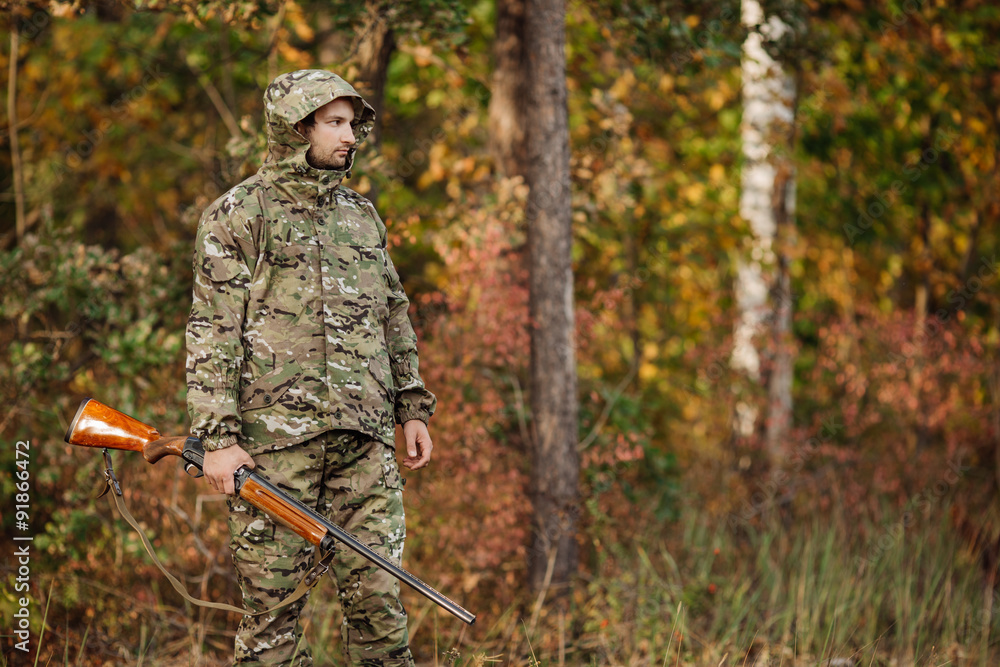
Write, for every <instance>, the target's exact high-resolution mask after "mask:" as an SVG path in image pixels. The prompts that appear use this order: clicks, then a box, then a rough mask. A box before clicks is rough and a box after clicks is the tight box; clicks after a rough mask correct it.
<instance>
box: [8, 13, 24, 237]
mask: <svg viewBox="0 0 1000 667" xmlns="http://www.w3.org/2000/svg"><path fill="white" fill-rule="evenodd" d="M19 48H20V33H19V32H18V28H17V21H16V20H15V19H14V18H13V17H11V22H10V61H9V67H8V71H7V127H8V139H9V140H10V166H11V170H12V171H13V180H14V229H15V233H16V234H17V243H18V245H20V244H21V242H22V241H23V240H24V232H25V229H26V225H25V222H24V168H23V167H22V165H21V144H20V142H19V140H18V137H17V126H18V124H19V122H20V121H19V119H18V116H17V57H18V53H17V52H18V49H19Z"/></svg>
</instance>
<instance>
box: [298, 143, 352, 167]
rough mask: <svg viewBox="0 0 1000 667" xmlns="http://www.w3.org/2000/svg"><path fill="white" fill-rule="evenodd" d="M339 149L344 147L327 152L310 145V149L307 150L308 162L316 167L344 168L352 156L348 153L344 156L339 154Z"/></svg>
mask: <svg viewBox="0 0 1000 667" xmlns="http://www.w3.org/2000/svg"><path fill="white" fill-rule="evenodd" d="M337 150H343V149H333V150H329V151H325V152H321V151H318V150H316V147H315V146H310V147H309V150H308V151H306V162H308V163H309V166H310V167H313V168H315V169H336V170H342V169H343V168H344V167H346V166H347V160H348V158H350V157H351V154H350V153H348V154H347V155H345V156H344V157H340V156H339V155H337Z"/></svg>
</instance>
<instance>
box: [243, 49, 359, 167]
mask: <svg viewBox="0 0 1000 667" xmlns="http://www.w3.org/2000/svg"><path fill="white" fill-rule="evenodd" d="M340 97H349V98H352V99H351V101H352V102H353V103H354V121H353V122H352V123H351V126H352V127H353V128H354V136H355V138H356V140H357V143H356V144H355V145H354V149H353V150H352V151H351V152H350V154H349V155H348V157H347V165H346V166H345V167H344V169H343V170H319V169H314V168H313V167H310V166H309V163H308V162H306V151H307V150H308V148H309V142H308V141H307V140H306V138H305V137H303V136H302V135H301V134H299V133H298V132H297V131H296V130H295V124H296V123H297V122H299V121H300V120H302V119H303V118H305V117H306V116H308V115H309V114H311V113H312V112H313V111H315V110H316V109H319V108H320V107H321V106H323V105H324V104H327V103H329V102H332V101H333V100H335V99H338V98H340ZM264 114H265V119H266V122H267V147H268V154H267V159H266V160H265V161H264V164H263V166H262V167H261V172H262V173H264V174H266V175H269V176H271V177H272V178H273V177H276V176H284V177H288V176H292V175H293V174H303V175H311V176H313V177H315V176H318V175H319V174H320V173H323V174H324V175H331V176H334V178H336V179H337V180H340V179H341V178H343V177H344V176H349V175H350V170H351V167H353V166H354V155H355V153H356V152H357V149H358V148H359V147H360V146H361V144H362V143H364V140H365V138H367V137H368V134H369V133H370V132H371V131H372V127H373V126H374V124H375V110H374V109H373V108H372V107H371V106H370V105H369V104H368V103H367V102H365V100H364V98H363V97H361V95H359V94H358V91H356V90H354V87H353V86H351V84H349V83H347V82H346V81H344V80H343V79H341V78H340V77H339V76H337V75H336V74H334V73H332V72H327V71H326V70H321V69H304V70H298V71H297V72H289V73H288V74H282V75H281V76H279V77H278V78H277V79H275V80H274V81H272V82H271V85H269V86H268V87H267V91H266V92H265V93H264ZM310 172H311V174H310ZM324 180H325V179H324Z"/></svg>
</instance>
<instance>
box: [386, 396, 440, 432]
mask: <svg viewBox="0 0 1000 667" xmlns="http://www.w3.org/2000/svg"><path fill="white" fill-rule="evenodd" d="M436 403H437V399H436V398H435V397H434V394H432V393H430V392H429V391H427V390H426V389H420V390H413V391H404V392H402V393H401V394H400V395H399V397H398V398H397V399H396V409H395V413H396V423H397V424H405V423H406V422H408V421H410V420H411V419H419V420H420V421H422V422H423V423H425V424H426V423H427V422H429V421H430V418H431V415H432V414H434V408H435V407H436Z"/></svg>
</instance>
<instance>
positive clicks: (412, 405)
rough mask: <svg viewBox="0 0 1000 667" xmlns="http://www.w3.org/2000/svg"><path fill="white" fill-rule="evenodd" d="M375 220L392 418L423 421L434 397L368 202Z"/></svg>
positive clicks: (383, 232) (434, 403)
mask: <svg viewBox="0 0 1000 667" xmlns="http://www.w3.org/2000/svg"><path fill="white" fill-rule="evenodd" d="M369 209H370V210H371V212H372V215H374V216H375V220H376V222H377V224H378V228H379V233H380V234H381V236H382V247H383V248H384V251H383V252H384V254H383V256H384V258H385V269H386V275H387V276H388V280H389V328H388V331H387V337H386V344H387V345H388V347H389V364H390V366H391V367H392V380H393V383H394V384H395V386H396V392H397V393H396V405H395V409H394V412H395V418H396V423H397V424H405V423H406V422H408V421H410V420H411V419H419V420H420V421H422V422H424V423H425V424H426V423H427V422H428V421H429V420H430V418H431V415H433V414H434V409H435V408H436V407H437V398H436V397H435V396H434V394H432V393H431V392H430V391H428V390H427V388H426V387H425V386H424V381H423V379H421V377H420V368H419V366H420V363H419V360H418V358H417V334H416V333H415V332H414V331H413V326H412V325H411V324H410V317H409V315H408V314H407V310H409V307H410V300H409V299H408V298H407V296H406V292H405V291H404V290H403V284H402V282H400V280H399V274H398V273H397V272H396V267H395V266H393V264H392V259H391V258H390V257H389V250H388V247H387V244H386V242H385V241H386V228H385V224H384V223H383V222H382V220H381V218H379V216H378V213H377V212H376V211H375V208H374V207H373V206H369Z"/></svg>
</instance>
